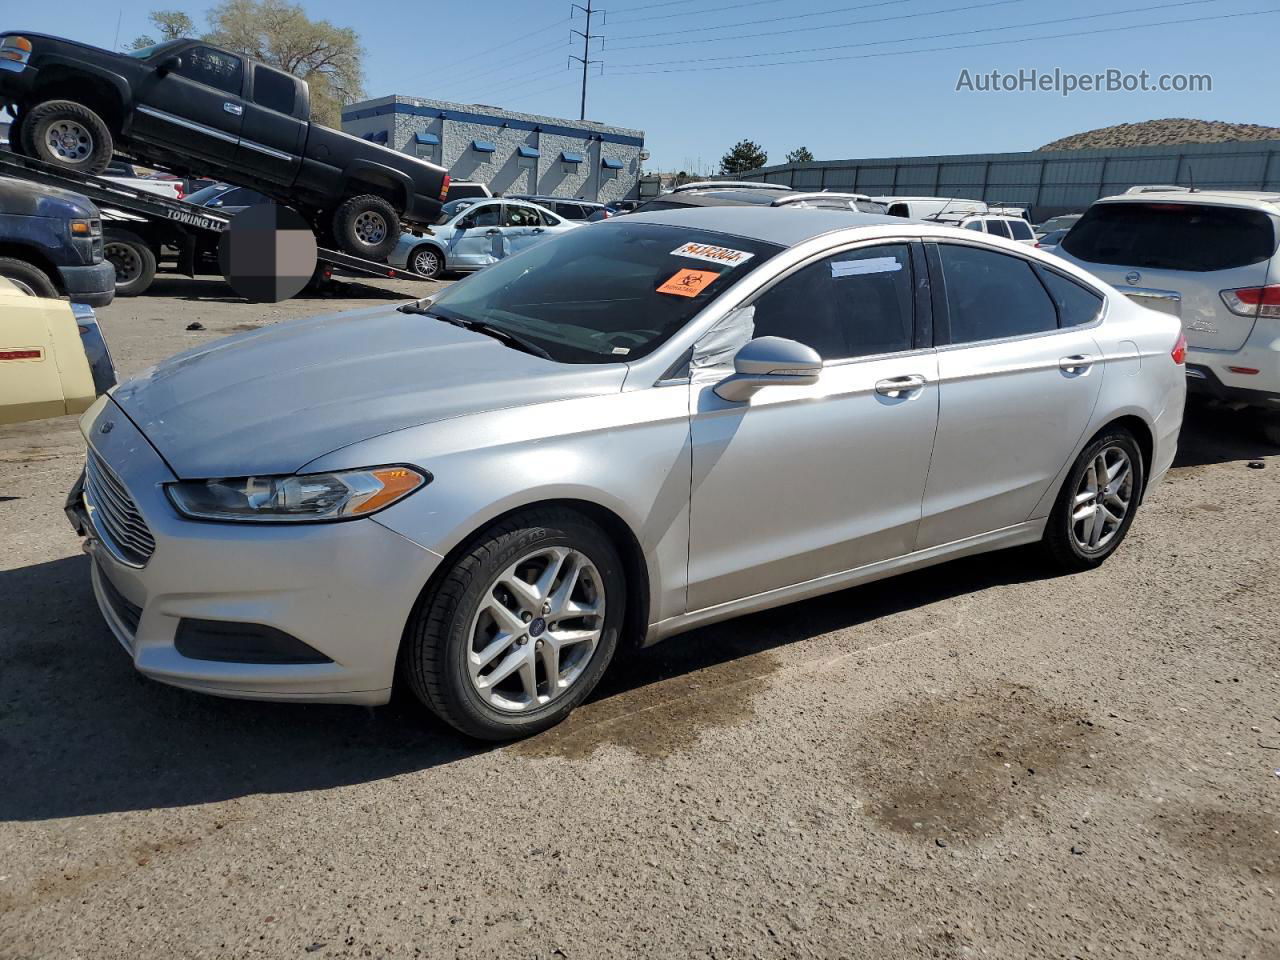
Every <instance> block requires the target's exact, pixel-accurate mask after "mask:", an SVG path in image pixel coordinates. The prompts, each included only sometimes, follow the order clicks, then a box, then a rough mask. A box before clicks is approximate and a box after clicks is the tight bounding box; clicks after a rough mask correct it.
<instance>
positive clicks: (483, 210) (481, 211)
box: [467, 203, 502, 227]
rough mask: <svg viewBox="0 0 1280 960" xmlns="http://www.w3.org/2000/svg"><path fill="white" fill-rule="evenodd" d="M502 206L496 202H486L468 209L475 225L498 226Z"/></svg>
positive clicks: (472, 223)
mask: <svg viewBox="0 0 1280 960" xmlns="http://www.w3.org/2000/svg"><path fill="white" fill-rule="evenodd" d="M501 211H502V208H501V207H500V206H499V205H498V204H496V203H486V204H484V205H482V206H477V207H475V208H474V209H472V210H468V211H467V214H468V217H467V219H469V220H470V221H471V225H472V226H474V227H496V226H497V225H498V219H499V217H500V216H501Z"/></svg>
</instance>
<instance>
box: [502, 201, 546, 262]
mask: <svg viewBox="0 0 1280 960" xmlns="http://www.w3.org/2000/svg"><path fill="white" fill-rule="evenodd" d="M546 235H547V230H546V228H545V227H544V226H543V225H542V216H541V215H540V214H539V213H538V209H537V207H533V206H528V205H526V204H523V203H512V202H510V201H508V202H506V203H504V204H503V205H502V239H503V255H504V256H509V255H510V254H513V253H516V252H518V251H520V250H524V249H526V248H528V247H531V246H533V245H534V244H535V243H537V242H538V241H539V240H541V239H543V238H544V237H545V236H546Z"/></svg>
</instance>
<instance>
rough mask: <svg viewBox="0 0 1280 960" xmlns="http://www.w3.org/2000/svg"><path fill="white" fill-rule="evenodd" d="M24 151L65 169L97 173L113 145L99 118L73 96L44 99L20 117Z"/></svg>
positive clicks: (102, 166) (109, 160)
mask: <svg viewBox="0 0 1280 960" xmlns="http://www.w3.org/2000/svg"><path fill="white" fill-rule="evenodd" d="M20 135H21V137H22V148H23V152H24V153H26V154H27V155H28V156H32V157H35V158H37V159H39V160H43V161H44V162H45V163H51V164H53V165H54V166H56V167H61V168H62V169H64V170H71V171H72V172H74V173H82V174H85V175H86V176H97V175H98V174H100V173H102V171H103V170H105V169H107V164H109V163H110V162H111V155H112V152H113V151H114V149H115V145H114V143H113V141H112V139H111V131H110V130H109V129H107V125H106V124H105V123H104V122H103V120H102V118H101V117H100V116H98V115H97V114H96V113H94V112H93V111H92V110H90V109H89V108H88V107H86V106H85V105H84V104H81V103H76V102H75V101H73V100H46V101H45V102H44V103H40V104H37V105H36V106H34V107H32V108H31V109H30V110H28V111H27V112H26V116H25V118H24V119H23V121H22V130H21V132H20Z"/></svg>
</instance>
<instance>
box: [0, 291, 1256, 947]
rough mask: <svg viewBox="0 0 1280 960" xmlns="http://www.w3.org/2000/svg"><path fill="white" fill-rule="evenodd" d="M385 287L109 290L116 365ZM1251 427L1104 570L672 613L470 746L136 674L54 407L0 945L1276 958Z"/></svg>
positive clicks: (10, 659) (15, 607) (963, 578)
mask: <svg viewBox="0 0 1280 960" xmlns="http://www.w3.org/2000/svg"><path fill="white" fill-rule="evenodd" d="M380 286H383V287H384V288H385V290H384V292H379V291H377V290H375V289H373V288H369V287H351V288H349V289H347V290H346V291H345V292H344V293H343V294H342V295H341V296H339V297H337V298H335V299H332V300H330V301H324V302H317V301H314V300H312V301H293V302H290V303H286V304H281V305H277V306H275V307H247V306H245V305H243V304H241V303H237V302H235V301H234V300H231V299H227V300H219V299H217V297H218V296H220V295H221V293H222V292H225V288H219V287H217V286H216V285H214V284H212V282H203V283H202V282H195V281H186V280H173V279H165V280H163V281H162V282H161V283H160V284H158V285H157V290H156V295H154V296H149V297H146V298H142V299H135V300H121V301H119V302H118V303H117V304H114V305H112V306H111V307H109V308H106V309H104V310H102V311H100V315H101V317H102V320H103V324H104V327H105V329H106V331H107V334H108V337H109V339H110V342H111V343H112V344H113V347H114V349H115V352H116V357H117V361H118V363H119V365H120V367H121V369H122V371H123V372H125V373H128V372H133V371H136V370H138V369H140V368H141V367H142V366H144V365H146V364H149V363H151V362H153V361H155V360H157V359H159V358H161V357H163V356H165V355H168V354H170V353H173V352H175V351H177V350H179V349H182V348H184V347H186V346H188V345H191V344H194V343H199V342H203V341H205V340H208V339H210V338H213V337H218V336H223V335H226V334H227V333H230V332H233V331H235V330H239V329H243V328H246V327H247V326H256V325H258V324H260V323H263V322H269V321H271V320H276V319H279V318H282V317H285V316H292V315H298V314H303V313H309V312H322V311H328V310H336V309H342V308H347V307H350V306H358V305H363V304H368V303H370V302H376V298H378V297H387V298H389V299H391V298H394V297H403V296H407V295H410V294H412V295H420V294H421V292H422V291H423V290H425V289H428V288H427V287H426V286H425V285H423V284H412V283H390V284H385V285H380ZM197 292H199V293H203V294H206V295H209V294H212V295H213V296H214V298H213V299H202V300H198V301H196V300H192V299H188V298H189V297H191V296H192V295H193V294H195V293H197ZM193 320H194V321H199V322H201V323H202V324H203V325H204V326H205V328H206V329H205V330H204V331H195V332H188V331H186V330H185V329H184V327H185V326H186V325H187V324H188V323H190V322H191V321H193ZM1277 454H1280V451H1278V450H1276V449H1274V448H1270V447H1267V446H1266V445H1264V444H1262V443H1261V441H1258V440H1256V439H1255V438H1254V435H1253V434H1252V432H1251V431H1250V429H1248V428H1247V427H1246V426H1245V424H1244V423H1243V421H1242V420H1241V418H1239V417H1236V416H1233V415H1228V414H1221V413H1209V412H1205V413H1199V414H1197V415H1195V416H1193V417H1192V419H1191V421H1190V422H1189V425H1188V428H1187V430H1186V431H1185V433H1184V437H1183V450H1182V454H1181V456H1180V459H1179V464H1178V467H1177V468H1176V469H1175V470H1174V471H1173V473H1172V474H1171V475H1170V477H1169V478H1168V479H1167V480H1166V481H1165V483H1163V484H1162V485H1161V486H1159V487H1158V488H1157V489H1155V490H1154V491H1153V493H1152V495H1151V497H1150V498H1149V500H1148V502H1147V504H1146V506H1145V507H1144V509H1143V511H1142V513H1141V514H1140V516H1139V519H1138V521H1137V523H1136V525H1135V526H1134V528H1133V531H1132V533H1131V534H1130V537H1129V540H1128V542H1127V543H1126V544H1125V546H1124V548H1123V549H1122V550H1121V551H1120V552H1119V553H1118V554H1117V555H1116V556H1115V557H1114V558H1113V559H1112V560H1111V561H1110V562H1109V563H1108V564H1107V565H1106V566H1105V567H1104V568H1102V569H1101V570H1098V571H1095V572H1092V573H1089V574H1085V575H1080V576H1072V577H1049V576H1046V575H1044V574H1043V573H1041V572H1040V569H1039V567H1038V566H1037V565H1036V564H1035V562H1034V561H1033V559H1032V558H1031V556H1030V554H1029V553H1027V552H1026V551H1013V552H1008V553H1004V554H997V555H993V556H988V557H982V558H975V559H969V560H962V561H957V562H955V563H952V564H949V565H947V566H943V567H939V568H934V569H932V570H928V571H924V572H922V573H918V574H913V575H909V576H906V577H903V578H900V579H897V580H893V581H888V582H884V583H879V584H874V585H871V586H867V587H862V588H858V589H854V590H850V591H846V592H843V593H840V594H836V595H834V596H830V597H827V598H823V599H820V600H815V601H811V602H808V603H802V604H798V605H795V606H792V607H788V608H785V609H782V610H777V611H772V612H770V613H767V614H762V615H758V616H753V617H748V618H745V619H742V620H738V621H734V622H731V623H726V624H721V625H718V626H716V627H713V628H709V629H704V630H700V631H697V632H695V633H691V634H688V635H686V636H684V637H680V638H677V639H674V640H672V641H670V642H668V643H667V644H665V645H662V646H659V647H656V648H654V649H652V650H648V651H644V652H641V653H637V654H633V655H631V656H630V657H628V658H625V659H623V660H621V661H620V662H619V663H618V664H616V666H615V669H614V670H613V671H612V672H611V674H610V676H609V677H607V678H606V681H605V684H604V686H603V688H602V689H601V690H600V691H599V692H598V694H597V695H596V696H594V697H593V699H592V701H591V702H590V703H589V704H587V705H586V706H585V707H584V708H582V709H581V710H579V711H578V712H577V713H576V714H575V715H574V716H573V717H572V718H571V719H570V720H569V722H567V723H566V724H564V725H563V726H561V727H559V728H557V729H555V730H552V731H550V732H548V733H546V734H543V735H541V736H539V737H536V738H534V739H532V740H529V741H526V742H524V743H521V744H517V745H513V746H506V747H501V748H497V749H494V748H488V747H477V746H476V745H475V744H473V743H470V742H467V741H464V740H462V739H460V738H459V737H457V736H456V735H454V734H453V733H452V732H450V731H449V730H448V729H446V728H444V727H443V726H442V725H440V724H439V723H437V722H435V721H433V720H432V719H431V718H430V717H429V716H427V715H426V714H425V713H424V712H423V711H422V710H421V709H419V708H418V707H417V706H415V705H414V704H413V703H411V702H408V701H407V700H403V699H402V700H400V701H398V702H396V703H393V704H392V705H391V706H390V707H387V708H383V709H379V710H364V709H359V708H350V707H301V706H287V705H271V704H253V703H243V702H235V701H224V700H217V699H213V698H208V697H202V696H199V695H196V694H188V693H184V692H181V691H178V690H174V689H170V688H167V687H164V686H161V685H159V684H156V683H152V682H150V681H147V680H143V679H141V678H139V677H138V676H137V675H135V674H134V672H133V670H132V668H131V667H130V665H129V664H128V662H127V660H126V659H125V657H124V655H123V654H122V653H121V651H120V649H119V647H118V646H117V644H116V643H115V641H114V640H113V639H111V637H110V636H109V634H108V632H107V630H106V628H105V626H104V625H103V624H102V622H101V620H100V618H99V616H98V613H97V611H96V609H95V608H94V604H93V600H92V597H91V595H90V591H89V585H88V570H87V561H86V559H85V558H84V557H83V556H82V555H81V553H80V550H79V544H78V541H77V539H76V537H75V536H74V535H73V534H72V533H71V531H70V529H69V527H68V526H67V524H66V521H65V520H64V518H63V517H62V514H61V503H62V500H63V498H64V496H65V493H66V491H67V489H69V488H70V486H71V484H72V482H73V481H74V478H75V475H76V473H77V472H78V471H79V469H80V463H81V460H82V447H81V441H80V438H79V435H78V434H77V432H76V430H75V424H74V420H73V419H71V418H66V419H64V420H58V421H49V422H45V423H37V424H31V425H25V426H19V427H7V428H0V544H3V550H2V551H0V610H2V611H3V614H0V771H3V781H2V782H0V957H4V958H20V957H22V958H25V957H57V958H93V960H101V958H117V957H120V958H125V957H128V958H143V957H146V958H150V957H157V958H172V957H183V958H197V957H211V958H212V957H217V958H232V957H295V956H296V957H311V956H315V957H367V956H374V957H383V956H386V957H431V958H444V957H453V956H459V957H497V956H502V957H513V958H532V957H538V958H542V960H551V958H593V960H594V958H609V957H671V958H677V957H715V958H738V957H743V958H746V957H767V958H782V957H788V958H790V957H847V958H858V960H878V958H894V960H896V958H913V957H995V958H1018V957H1035V958H1050V957H1064V958H1071V957H1088V958H1093V957H1151V958H1161V960H1164V958H1171V957H1178V958H1181V957H1187V958H1191V957H1194V958H1205V957H1237V958H1238V957H1249V958H1254V957H1256V958H1275V957H1277V956H1280V899H1278V898H1277V889H1278V888H1280V816H1278V815H1277V812H1278V811H1280V644H1278V642H1277V640H1278V637H1280V630H1278V629H1277V614H1278V613H1280V562H1278V561H1277V556H1278V554H1277V545H1278V541H1280V532H1278V531H1280V498H1278V497H1277V493H1278V492H1280V456H1277ZM1255 458H1263V459H1265V463H1266V469H1263V470H1258V469H1251V468H1250V467H1249V466H1248V461H1250V460H1253V459H1255Z"/></svg>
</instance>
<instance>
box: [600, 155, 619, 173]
mask: <svg viewBox="0 0 1280 960" xmlns="http://www.w3.org/2000/svg"><path fill="white" fill-rule="evenodd" d="M600 166H602V167H604V168H605V169H606V170H621V169H622V161H621V160H615V159H613V157H601V158H600Z"/></svg>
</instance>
